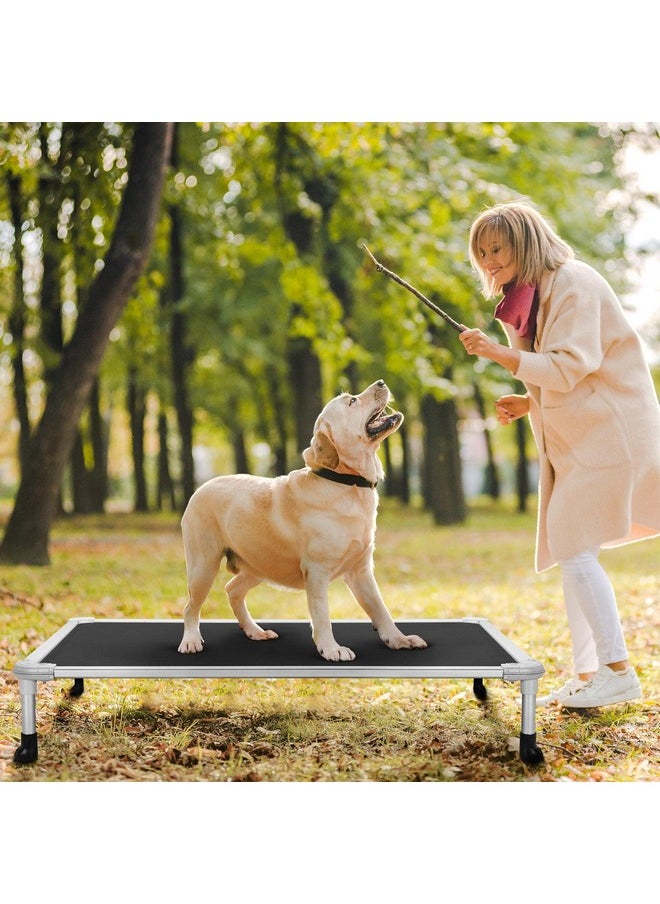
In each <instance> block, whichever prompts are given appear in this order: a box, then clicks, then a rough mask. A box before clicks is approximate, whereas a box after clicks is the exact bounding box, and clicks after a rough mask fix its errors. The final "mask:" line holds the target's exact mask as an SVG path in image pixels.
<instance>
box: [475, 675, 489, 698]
mask: <svg viewBox="0 0 660 904" xmlns="http://www.w3.org/2000/svg"><path fill="white" fill-rule="evenodd" d="M472 693H473V694H474V696H475V697H476V698H477V700H487V699H488V691H487V690H486V685H485V684H484V679H483V678H475V679H474V681H473V683H472Z"/></svg>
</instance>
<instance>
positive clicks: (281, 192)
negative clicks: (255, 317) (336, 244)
mask: <svg viewBox="0 0 660 904" xmlns="http://www.w3.org/2000/svg"><path fill="white" fill-rule="evenodd" d="M274 152H275V191H276V194H277V198H278V202H279V207H280V217H281V221H282V226H283V228H284V231H285V233H286V236H287V238H288V239H289V240H290V241H291V242H293V244H294V245H295V247H296V251H297V253H298V255H299V257H301V258H305V257H307V256H308V255H310V254H311V253H313V250H314V238H315V233H316V228H315V223H314V221H313V220H312V219H311V218H310V217H309V216H307V215H306V214H305V213H304V212H303V211H301V210H300V209H299V207H298V201H297V198H293V197H290V196H289V193H288V192H287V191H286V190H285V183H286V182H287V177H289V176H298V177H301V178H303V179H304V176H302V175H301V172H302V170H304V169H305V166H306V163H305V162H304V161H301V160H300V148H299V146H298V145H296V144H295V142H293V141H292V140H291V129H290V126H289V123H286V122H281V123H278V124H277V126H276V130H275V136H274ZM299 171H300V172H299ZM299 313H300V309H299V307H298V306H297V305H293V307H292V310H291V319H292V320H293V319H295V318H296V317H297V316H298V315H299ZM287 362H288V365H289V379H290V382H291V388H292V391H293V394H294V399H293V413H294V419H295V425H296V446H297V450H298V452H302V451H303V449H305V448H306V447H307V446H308V445H309V440H310V439H311V436H312V433H313V431H314V424H315V423H316V418H317V417H318V415H319V412H320V411H321V408H322V407H323V387H322V376H321V362H320V361H319V359H318V356H317V355H316V353H315V352H314V349H313V346H312V342H311V340H310V339H307V338H306V337H301V336H298V337H294V338H292V339H290V340H289V343H288V347H287Z"/></svg>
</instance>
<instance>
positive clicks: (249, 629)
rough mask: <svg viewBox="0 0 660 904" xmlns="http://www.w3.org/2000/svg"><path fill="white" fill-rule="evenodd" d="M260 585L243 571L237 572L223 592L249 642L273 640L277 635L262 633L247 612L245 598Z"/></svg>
mask: <svg viewBox="0 0 660 904" xmlns="http://www.w3.org/2000/svg"><path fill="white" fill-rule="evenodd" d="M260 583H261V579H260V578H257V577H255V576H254V575H252V574H249V573H248V572H245V571H239V573H238V574H236V575H234V577H233V578H232V579H231V581H229V582H228V583H227V585H226V586H225V590H226V592H227V597H228V599H229V603H230V605H231V608H232V610H233V612H234V615H235V616H236V619H237V621H238V624H239V627H240V628H241V630H242V631H244V632H245V634H246V635H247V636H248V637H249V638H250V640H275V639H276V638H277V634H276V633H275V631H270V630H268V631H264V629H263V628H262V627H261V626H260V625H258V624H257V623H256V621H254V619H253V618H252V616H251V615H250V613H249V612H248V607H247V603H246V602H245V597H246V595H247V594H248V592H249V591H250V590H252V588H253V587H256V586H257V584H260Z"/></svg>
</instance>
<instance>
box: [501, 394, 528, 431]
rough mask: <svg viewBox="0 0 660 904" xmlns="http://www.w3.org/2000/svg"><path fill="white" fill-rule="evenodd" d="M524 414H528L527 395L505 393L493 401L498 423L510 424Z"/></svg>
mask: <svg viewBox="0 0 660 904" xmlns="http://www.w3.org/2000/svg"><path fill="white" fill-rule="evenodd" d="M526 414H529V397H528V396H522V395H505V396H501V397H500V398H499V399H498V400H497V401H496V402H495V415H496V417H497V420H498V421H499V423H500V424H510V423H511V421H517V420H518V419H519V418H521V417H525V415H526Z"/></svg>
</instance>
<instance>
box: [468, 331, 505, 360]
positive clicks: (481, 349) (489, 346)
mask: <svg viewBox="0 0 660 904" xmlns="http://www.w3.org/2000/svg"><path fill="white" fill-rule="evenodd" d="M458 338H459V339H460V340H461V342H462V343H463V346H464V348H465V351H466V352H467V353H468V354H469V355H479V356H480V357H482V358H489V357H490V354H487V352H492V351H493V348H494V346H497V345H498V343H497V342H494V341H493V340H492V339H489V338H488V336H487V335H486V334H485V333H482V331H481V330H470V329H468V328H467V327H465V328H464V330H463V332H462V333H459V335H458Z"/></svg>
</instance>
